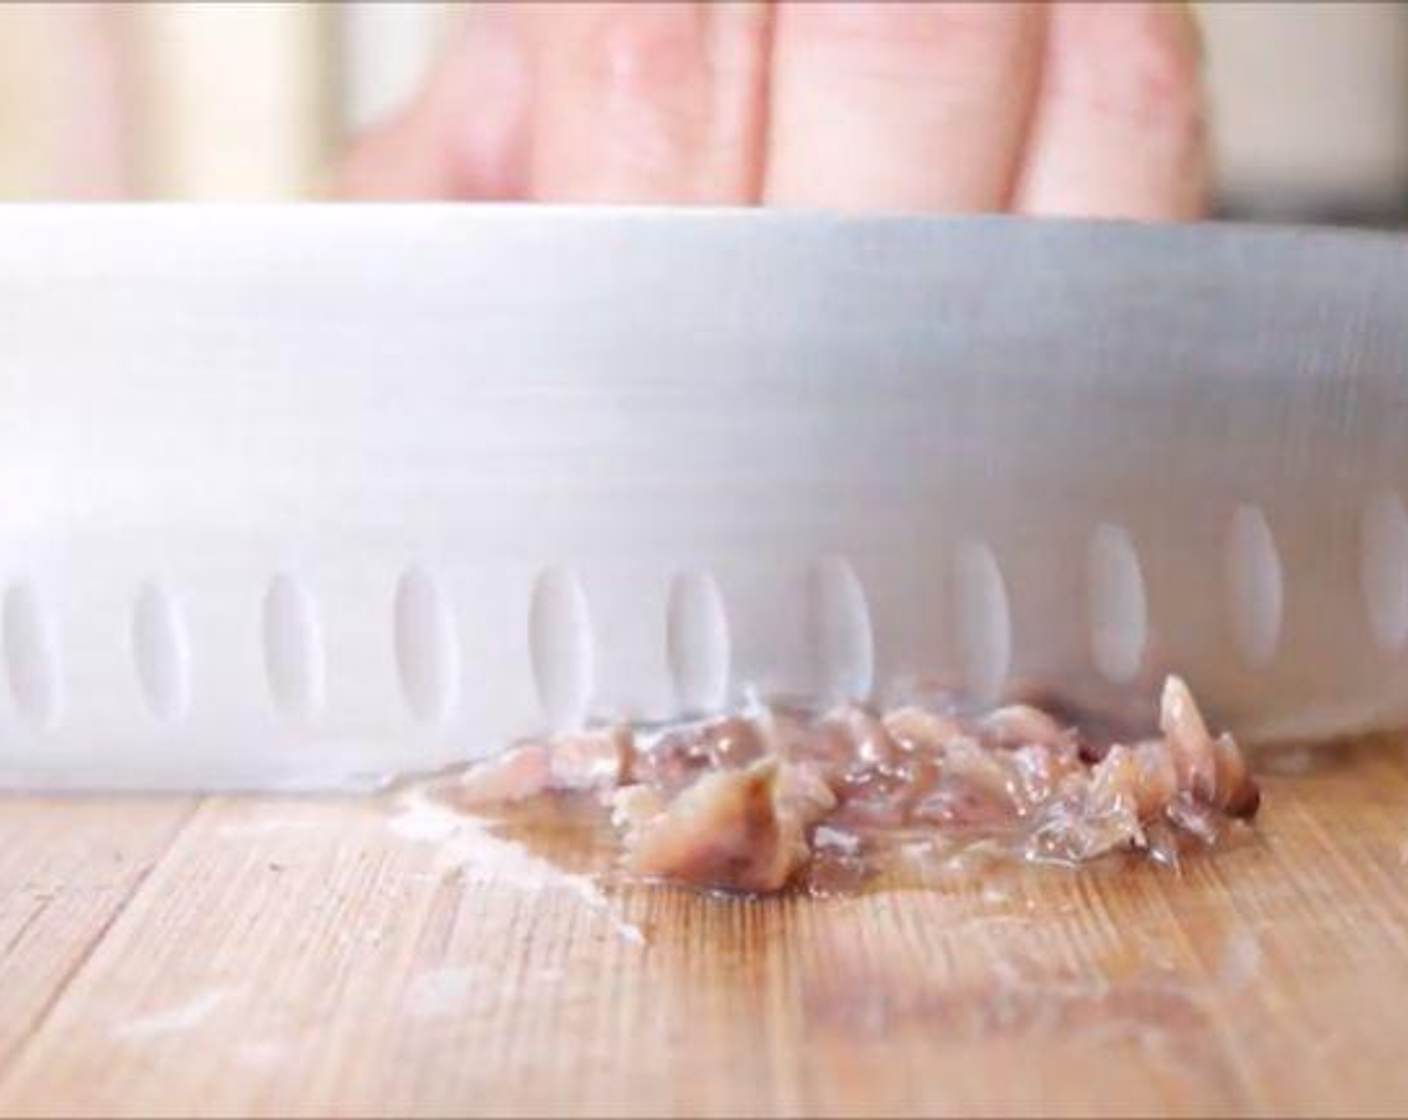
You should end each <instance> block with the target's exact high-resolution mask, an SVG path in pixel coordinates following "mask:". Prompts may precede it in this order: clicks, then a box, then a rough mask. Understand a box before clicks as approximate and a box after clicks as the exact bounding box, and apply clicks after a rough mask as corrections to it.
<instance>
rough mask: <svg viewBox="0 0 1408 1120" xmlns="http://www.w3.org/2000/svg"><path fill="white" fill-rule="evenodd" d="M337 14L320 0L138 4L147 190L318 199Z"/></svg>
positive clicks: (168, 194) (327, 148)
mask: <svg viewBox="0 0 1408 1120" xmlns="http://www.w3.org/2000/svg"><path fill="white" fill-rule="evenodd" d="M332 12H333V9H332V8H330V7H326V6H324V5H321V4H258V3H237V4H225V3H221V4H143V5H141V6H140V7H139V8H136V9H135V10H134V12H133V14H134V16H135V27H134V29H133V30H134V34H135V38H136V50H137V57H138V62H139V70H140V88H139V91H138V92H139V105H140V110H141V113H142V123H143V133H142V147H143V156H144V161H143V162H144V168H143V170H144V174H143V180H144V181H143V183H142V193H143V194H147V195H152V196H157V197H164V198H189V199H266V198H267V199H277V198H291V197H299V196H305V195H308V194H311V193H315V192H316V191H317V190H318V189H319V188H320V186H321V185H322V183H321V181H322V178H323V176H324V174H325V170H326V165H327V162H328V158H329V155H330V152H331V143H332V131H333V130H332V128H331V127H330V125H331V121H332V94H331V89H332V82H331V70H332V67H331V60H332V50H331V43H330V41H329V38H330V37H329V34H328V31H329V20H330V17H331V15H332Z"/></svg>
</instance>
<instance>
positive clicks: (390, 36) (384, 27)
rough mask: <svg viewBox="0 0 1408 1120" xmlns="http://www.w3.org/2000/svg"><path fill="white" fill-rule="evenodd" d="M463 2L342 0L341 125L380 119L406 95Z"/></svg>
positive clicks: (356, 126)
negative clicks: (365, 0)
mask: <svg viewBox="0 0 1408 1120" xmlns="http://www.w3.org/2000/svg"><path fill="white" fill-rule="evenodd" d="M462 7H463V5H459V4H438V3H421V4H408V3H404V2H394V3H386V2H383V0H378V2H375V3H359V4H342V5H339V7H338V11H337V18H338V43H339V46H340V48H341V51H342V57H341V81H342V114H341V116H342V120H341V123H342V128H343V132H344V133H345V134H349V135H350V134H352V133H355V132H358V131H360V130H361V129H364V128H366V127H368V126H370V125H374V124H378V123H380V122H381V121H383V120H385V119H386V118H387V117H389V116H390V115H391V114H393V113H395V112H396V111H397V110H398V109H400V108H401V107H402V106H404V105H405V104H406V102H407V101H409V100H410V98H411V96H412V95H413V94H414V93H415V91H416V89H417V88H418V87H419V85H420V83H421V81H422V80H423V79H424V78H425V76H426V73H427V72H428V70H429V69H430V64H431V63H432V62H433V61H434V58H435V55H436V53H437V52H438V51H439V49H440V47H441V45H442V44H443V43H444V41H445V38H446V35H447V33H448V30H449V28H450V27H451V26H452V25H453V24H454V22H456V21H457V19H458V18H459V17H460V16H461V15H462V12H461V11H460V10H459V9H461V8H462Z"/></svg>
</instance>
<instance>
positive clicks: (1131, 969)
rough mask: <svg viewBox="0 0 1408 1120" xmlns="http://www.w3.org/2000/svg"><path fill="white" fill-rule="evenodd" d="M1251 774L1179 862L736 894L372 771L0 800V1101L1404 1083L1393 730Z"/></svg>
mask: <svg viewBox="0 0 1408 1120" xmlns="http://www.w3.org/2000/svg"><path fill="white" fill-rule="evenodd" d="M1266 785H1267V793H1268V796H1267V799H1266V808H1265V812H1264V815H1263V818H1262V821H1261V825H1260V828H1259V832H1258V839H1257V840H1256V841H1255V842H1254V843H1252V844H1249V845H1247V846H1245V847H1243V848H1240V849H1238V850H1235V851H1232V852H1229V853H1225V854H1224V855H1222V856H1220V857H1218V858H1215V859H1202V860H1196V861H1193V862H1191V863H1190V864H1188V865H1187V866H1186V867H1185V869H1184V872H1183V873H1182V874H1181V875H1174V874H1171V873H1169V872H1165V871H1159V870H1156V869H1153V868H1139V869H1103V870H1092V871H1086V872H1081V873H1069V872H1064V871H1060V870H1049V869H1047V870H1040V869H1010V870H1008V871H1004V872H995V873H992V874H989V875H985V876H982V877H980V878H978V879H976V880H975V879H971V878H969V879H965V880H961V881H948V880H945V881H941V882H938V883H935V884H933V885H931V886H930V887H928V888H926V889H893V890H884V891H872V892H870V893H866V894H862V895H859V896H857V897H853V898H848V899H837V900H821V901H819V900H810V899H804V898H788V899H780V900H771V901H751V902H750V901H736V900H732V901H731V900H722V899H717V898H709V897H702V896H698V895H691V894H687V893H683V892H677V891H670V890H664V889H659V888H655V889H649V888H639V887H636V888H632V887H625V886H621V887H615V888H611V889H610V890H609V892H608V894H606V895H601V896H596V895H593V894H592V893H591V892H590V890H589V889H587V888H586V887H585V886H584V885H583V882H582V881H580V880H574V879H567V878H565V877H564V876H562V875H561V874H560V873H558V872H556V871H553V870H551V868H550V867H549V866H548V865H547V864H544V863H542V862H536V861H535V860H534V859H533V858H530V857H528V856H525V855H524V854H523V853H522V851H521V850H519V849H515V848H510V847H506V846H504V845H503V844H502V843H496V842H495V841H493V840H492V839H489V838H487V837H486V836H485V835H482V834H481V833H480V832H478V831H475V830H473V829H470V830H468V831H465V832H457V833H455V834H453V835H443V834H437V833H436V829H437V828H439V827H441V826H442V825H443V824H444V822H443V820H442V821H439V823H437V822H436V821H434V820H432V821H430V822H429V823H428V825H427V821H426V820H424V819H422V816H421V815H418V814H417V813H414V812H413V813H407V812H406V811H405V809H404V808H403V807H401V806H400V805H399V804H398V803H397V802H396V801H395V800H394V799H390V798H374V799H360V800H359V799H321V800H319V799H304V798H262V799H234V798H219V799H208V800H206V801H203V802H201V803H200V805H199V807H198V808H195V809H194V811H193V808H192V803H191V802H189V801H182V800H174V801H171V802H161V801H150V800H142V801H133V800H109V801H105V802H102V801H91V800H90V801H60V800H36V799H11V800H8V801H0V845H3V846H0V892H3V893H0V1113H3V1114H5V1115H54V1114H65V1115H72V1114H83V1115H99V1114H102V1115H109V1114H126V1115H135V1114H164V1115H193V1114H199V1115H227V1114H245V1113H249V1114H258V1115H271V1116H272V1115H290V1114H300V1115H306V1114H317V1115H326V1114H339V1115H411V1114H414V1115H452V1114H467V1113H480V1114H482V1113H492V1114H505V1113H517V1114H542V1113H545V1112H547V1113H570V1114H593V1115H605V1114H612V1115H618V1114H626V1115H631V1114H634V1115H646V1114H650V1115H658V1114H664V1113H687V1114H713V1115H728V1114H732V1115H794V1114H798V1113H806V1114H827V1115H830V1114H848V1113H850V1114H853V1113H857V1112H867V1113H884V1114H935V1113H954V1114H972V1113H985V1114H992V1113H1012V1112H1019V1113H1048V1114H1058V1113H1072V1112H1075V1113H1103V1114H1130V1113H1149V1112H1155V1113H1170V1114H1208V1115H1211V1114H1226V1113H1228V1112H1261V1113H1265V1112H1296V1113H1320V1114H1323V1113H1335V1114H1343V1115H1349V1114H1355V1115H1364V1114H1391V1113H1402V1112H1404V1111H1405V1110H1408V1061H1405V1055H1408V753H1405V750H1404V749H1403V748H1401V747H1398V746H1395V745H1392V744H1378V745H1366V746H1363V747H1359V748H1356V749H1354V750H1348V751H1342V752H1338V753H1329V754H1327V755H1326V756H1325V758H1324V760H1322V761H1321V762H1319V763H1318V764H1317V765H1316V766H1315V767H1314V769H1313V772H1311V773H1307V774H1303V775H1298V776H1272V777H1270V778H1268V780H1267V782H1266ZM580 837H581V833H580V831H574V830H573V829H571V828H569V827H567V826H563V827H561V828H558V829H551V828H547V829H540V830H538V831H537V832H536V833H534V834H533V844H534V846H535V847H536V848H537V849H539V850H541V851H544V852H547V853H549V854H550V855H551V856H552V857H553V859H554V860H555V861H556V862H558V863H560V864H564V865H570V866H576V867H589V866H592V865H593V864H594V863H596V862H598V861H599V860H600V859H601V858H602V856H601V854H600V853H599V852H598V851H597V850H596V849H595V848H593V847H591V846H589V845H588V846H583V845H582V844H581V841H580ZM156 853H162V854H161V855H160V858H159V859H158V858H157V854H156ZM119 856H120V859H119ZM626 923H633V924H634V925H635V926H638V927H639V928H640V929H641V930H643V931H644V932H645V934H646V943H645V944H644V945H641V944H638V943H636V942H635V941H634V940H632V939H631V937H630V929H629V928H628V926H627V924H626Z"/></svg>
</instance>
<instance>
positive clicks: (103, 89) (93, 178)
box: [0, 4, 129, 199]
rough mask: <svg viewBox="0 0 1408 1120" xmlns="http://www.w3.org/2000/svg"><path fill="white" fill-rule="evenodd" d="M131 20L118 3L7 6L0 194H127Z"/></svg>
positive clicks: (2, 24)
mask: <svg viewBox="0 0 1408 1120" xmlns="http://www.w3.org/2000/svg"><path fill="white" fill-rule="evenodd" d="M124 15H125V13H124V11H123V9H122V6H121V5H117V4H4V5H0V196H4V197H9V198H69V199H81V198H118V197H121V196H122V195H123V194H124V193H125V191H126V189H127V187H128V185H129V184H128V178H129V175H128V173H129V167H128V162H129V161H128V152H127V151H126V150H125V148H126V145H125V144H124V133H125V132H126V131H127V128H126V125H127V121H126V119H125V109H126V101H127V97H126V86H127V79H128V77H129V72H128V68H127V66H126V58H125V57H124V54H123V50H122V35H121V22H122V20H123V18H124Z"/></svg>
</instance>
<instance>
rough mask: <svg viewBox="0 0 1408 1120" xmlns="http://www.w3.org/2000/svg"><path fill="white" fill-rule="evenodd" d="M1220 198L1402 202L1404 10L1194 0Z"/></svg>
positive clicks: (1275, 202) (1266, 204)
mask: <svg viewBox="0 0 1408 1120" xmlns="http://www.w3.org/2000/svg"><path fill="white" fill-rule="evenodd" d="M1198 13H1199V16H1200V18H1201V21H1202V25H1203V30H1204V35H1205V41H1206V47H1207V66H1208V83H1209V94H1210V100H1211V109H1212V120H1213V139H1214V147H1215V155H1216V160H1217V178H1218V188H1219V193H1220V194H1221V195H1223V196H1224V197H1230V198H1233V199H1235V200H1238V201H1239V202H1245V203H1251V204H1253V205H1254V206H1255V207H1256V208H1257V209H1268V210H1269V209H1280V210H1283V211H1287V212H1293V211H1303V210H1305V209H1306V208H1307V207H1309V208H1311V209H1314V208H1315V207H1318V206H1322V205H1325V204H1327V203H1328V204H1333V205H1346V204H1348V205H1351V206H1354V207H1359V208H1363V209H1365V210H1368V211H1378V210H1389V209H1396V208H1401V205H1402V202H1403V200H1404V198H1405V196H1408V6H1405V5H1402V4H1375V3H1349V4H1341V3H1297V4H1265V3H1225V2H1219V3H1203V4H1200V5H1199V6H1198Z"/></svg>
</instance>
